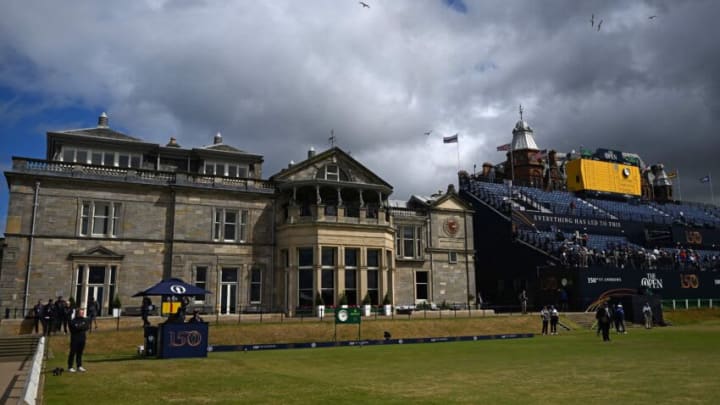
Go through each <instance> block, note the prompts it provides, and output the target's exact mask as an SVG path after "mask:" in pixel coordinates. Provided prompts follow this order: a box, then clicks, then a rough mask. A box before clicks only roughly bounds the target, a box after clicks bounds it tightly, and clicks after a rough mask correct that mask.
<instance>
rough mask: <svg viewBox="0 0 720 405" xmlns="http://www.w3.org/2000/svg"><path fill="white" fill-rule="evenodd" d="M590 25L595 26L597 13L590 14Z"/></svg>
mask: <svg viewBox="0 0 720 405" xmlns="http://www.w3.org/2000/svg"><path fill="white" fill-rule="evenodd" d="M590 26H591V27H594V26H595V14H593V15H591V16H590Z"/></svg>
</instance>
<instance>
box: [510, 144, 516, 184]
mask: <svg viewBox="0 0 720 405" xmlns="http://www.w3.org/2000/svg"><path fill="white" fill-rule="evenodd" d="M510 176H511V177H510V181H511V182H513V183H514V182H515V159H514V158H513V144H512V142H510Z"/></svg>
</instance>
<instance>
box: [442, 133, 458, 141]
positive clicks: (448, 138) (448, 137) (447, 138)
mask: <svg viewBox="0 0 720 405" xmlns="http://www.w3.org/2000/svg"><path fill="white" fill-rule="evenodd" d="M457 141H458V134H455V135H453V136H445V137H443V143H457Z"/></svg>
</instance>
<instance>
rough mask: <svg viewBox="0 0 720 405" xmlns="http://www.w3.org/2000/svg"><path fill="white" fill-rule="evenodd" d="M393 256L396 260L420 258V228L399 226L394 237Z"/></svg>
mask: <svg viewBox="0 0 720 405" xmlns="http://www.w3.org/2000/svg"><path fill="white" fill-rule="evenodd" d="M395 254H396V255H397V257H398V258H404V259H419V258H421V257H422V226H420V225H400V226H398V229H397V233H396V235H395Z"/></svg>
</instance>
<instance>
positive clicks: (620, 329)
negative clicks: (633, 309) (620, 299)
mask: <svg viewBox="0 0 720 405" xmlns="http://www.w3.org/2000/svg"><path fill="white" fill-rule="evenodd" d="M613 319H614V320H615V331H617V333H627V331H626V330H625V310H624V309H623V306H622V304H617V306H616V307H615V316H614V318H613Z"/></svg>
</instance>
